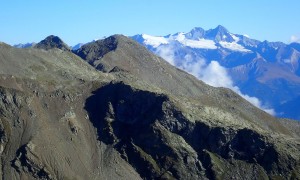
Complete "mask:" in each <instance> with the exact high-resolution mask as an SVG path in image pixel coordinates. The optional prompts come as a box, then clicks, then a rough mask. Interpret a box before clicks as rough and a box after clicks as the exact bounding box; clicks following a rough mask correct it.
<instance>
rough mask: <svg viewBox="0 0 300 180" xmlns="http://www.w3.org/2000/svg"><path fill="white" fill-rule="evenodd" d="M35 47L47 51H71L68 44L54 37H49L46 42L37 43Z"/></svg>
mask: <svg viewBox="0 0 300 180" xmlns="http://www.w3.org/2000/svg"><path fill="white" fill-rule="evenodd" d="M34 47H35V48H40V49H45V50H49V49H53V48H58V49H61V50H64V51H70V47H69V46H68V45H67V44H66V43H64V42H63V41H62V40H61V39H60V38H59V37H58V36H54V35H50V36H47V37H46V38H45V39H44V40H42V41H40V42H39V43H37V44H36V45H35V46H34Z"/></svg>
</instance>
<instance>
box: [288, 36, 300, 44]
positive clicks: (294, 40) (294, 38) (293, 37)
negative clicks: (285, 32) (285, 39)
mask: <svg viewBox="0 0 300 180" xmlns="http://www.w3.org/2000/svg"><path fill="white" fill-rule="evenodd" d="M290 42H291V43H292V42H298V43H300V37H299V36H296V35H292V36H291V38H290Z"/></svg>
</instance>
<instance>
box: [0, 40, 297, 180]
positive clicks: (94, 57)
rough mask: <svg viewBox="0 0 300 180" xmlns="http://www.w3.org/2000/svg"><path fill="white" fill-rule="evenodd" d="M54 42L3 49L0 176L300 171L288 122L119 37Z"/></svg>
mask: <svg viewBox="0 0 300 180" xmlns="http://www.w3.org/2000/svg"><path fill="white" fill-rule="evenodd" d="M59 44H62V43H59ZM47 47H48V46H47ZM50 47H51V48H50ZM57 47H58V45H55V44H52V45H50V46H49V48H43V49H46V51H45V50H40V49H39V48H27V49H16V48H13V47H10V46H8V45H2V44H1V45H0V62H1V64H2V65H3V66H1V67H0V72H1V73H0V74H1V75H0V87H1V88H0V122H1V123H0V150H1V162H2V163H1V175H2V176H1V178H2V179H87V178H88V179H141V178H143V179H232V178H237V179H276V178H284V179H289V178H291V179H292V178H295V179H297V178H299V177H300V175H299V169H300V166H299V159H300V150H299V149H300V142H299V134H298V133H297V132H298V129H297V128H295V126H293V127H294V128H291V126H290V124H291V123H290V120H280V119H276V118H274V117H272V116H270V115H268V114H267V113H265V112H263V111H261V110H259V109H257V108H256V107H254V106H252V105H251V104H250V103H248V102H247V101H245V100H244V99H242V98H241V97H240V96H238V95H237V94H235V93H234V92H232V91H231V90H229V89H225V88H214V87H211V86H208V85H206V84H204V83H203V82H201V81H199V80H197V79H196V78H194V77H193V76H191V75H189V74H187V73H185V72H183V71H180V70H178V69H176V68H175V67H173V66H171V65H170V64H168V63H167V62H165V61H164V60H163V59H161V58H159V57H157V56H155V55H154V54H152V53H150V52H149V51H148V50H147V49H146V48H144V47H142V46H141V45H139V44H138V43H136V42H135V41H133V40H131V39H129V38H127V37H125V36H122V35H115V36H111V37H109V38H107V39H105V40H98V41H95V42H92V43H90V44H87V45H84V46H82V47H81V48H80V49H78V50H76V51H74V52H73V53H72V52H71V51H70V50H68V49H64V48H57ZM292 122H293V123H294V121H292Z"/></svg>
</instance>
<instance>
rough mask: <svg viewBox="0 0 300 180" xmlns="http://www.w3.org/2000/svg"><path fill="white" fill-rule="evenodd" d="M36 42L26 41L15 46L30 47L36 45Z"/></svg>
mask: <svg viewBox="0 0 300 180" xmlns="http://www.w3.org/2000/svg"><path fill="white" fill-rule="evenodd" d="M35 44H36V43H34V42H32V43H25V44H22V43H20V44H15V45H14V47H16V48H29V47H32V46H34V45H35Z"/></svg>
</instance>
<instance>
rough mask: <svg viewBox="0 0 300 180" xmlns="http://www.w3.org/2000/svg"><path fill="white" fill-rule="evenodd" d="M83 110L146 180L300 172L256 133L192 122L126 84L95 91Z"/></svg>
mask: <svg viewBox="0 0 300 180" xmlns="http://www.w3.org/2000/svg"><path fill="white" fill-rule="evenodd" d="M85 108H86V110H87V111H88V113H89V116H90V118H91V121H92V122H93V124H94V126H95V127H96V128H97V129H98V135H99V137H98V138H99V140H100V141H103V142H105V143H107V144H110V145H112V146H114V147H115V148H116V149H117V150H118V151H119V153H120V154H121V155H122V157H123V159H125V160H126V161H128V162H129V163H130V164H131V165H132V166H133V167H135V169H136V170H137V171H138V173H139V174H141V176H142V177H144V178H146V179H148V178H149V179H156V178H167V179H186V178H188V179H205V178H209V179H223V178H225V177H226V178H233V177H234V178H239V179H253V178H256V179H264V178H268V177H270V178H272V177H273V176H275V175H281V176H283V177H291V176H292V174H293V173H294V172H297V170H298V167H299V166H298V163H299V162H298V159H297V158H295V157H292V156H291V155H289V154H287V153H283V152H280V151H279V150H278V149H277V147H276V145H275V144H273V143H272V142H270V141H269V140H268V138H267V137H266V136H264V135H260V134H259V133H258V132H256V131H254V130H251V129H247V128H242V129H235V128H226V127H214V126H211V125H209V124H206V123H204V122H201V120H199V121H196V122H192V121H191V120H189V119H188V118H187V117H185V116H184V115H183V114H182V112H180V111H179V110H178V108H177V107H176V106H175V104H174V103H173V102H172V100H170V99H169V98H168V97H167V96H165V95H162V94H156V93H152V92H147V91H141V90H136V89H133V88H132V87H130V86H129V85H126V84H123V83H116V84H114V83H112V84H109V85H106V86H104V87H102V88H100V89H99V90H97V91H95V92H94V95H93V96H91V97H90V98H88V99H87V102H86V106H85ZM274 141H276V140H275V139H274ZM278 143H279V142H278ZM280 145H283V144H280ZM284 145H285V146H286V145H287V144H284ZM299 147H300V146H299V144H298V145H297V146H294V148H299ZM298 157H299V156H298ZM286 162H289V163H286ZM245 171H247V172H248V173H249V174H244V173H243V172H245Z"/></svg>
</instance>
